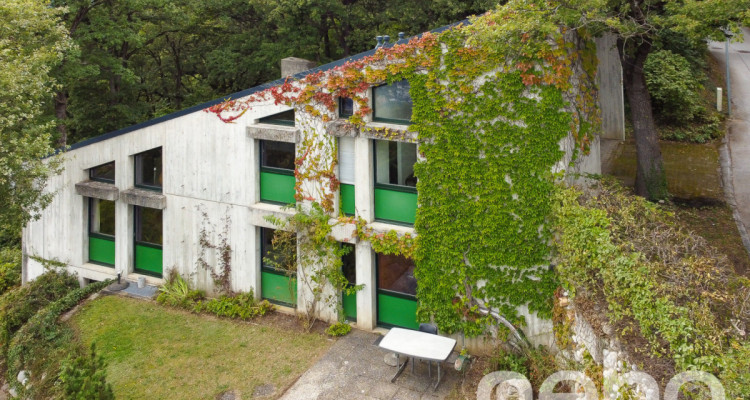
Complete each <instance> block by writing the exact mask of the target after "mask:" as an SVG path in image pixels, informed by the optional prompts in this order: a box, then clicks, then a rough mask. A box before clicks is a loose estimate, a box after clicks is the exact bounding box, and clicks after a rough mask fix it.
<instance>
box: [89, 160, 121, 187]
mask: <svg viewBox="0 0 750 400" xmlns="http://www.w3.org/2000/svg"><path fill="white" fill-rule="evenodd" d="M109 164H112V175H114V178H112V179H108V178H101V177H96V176H94V170H95V169H97V168H101V167H104V166H106V165H109ZM115 167H116V164H115V162H114V161H110V162H106V163H104V164H100V165H96V166H93V167H91V168H89V180H92V181H96V182H104V183H111V184H113V185H114V184H115V179H117V174H116V173H117V170H116V169H115Z"/></svg>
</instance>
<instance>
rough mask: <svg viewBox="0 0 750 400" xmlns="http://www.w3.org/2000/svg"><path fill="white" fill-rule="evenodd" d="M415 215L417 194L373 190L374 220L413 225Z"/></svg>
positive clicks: (379, 189)
mask: <svg viewBox="0 0 750 400" xmlns="http://www.w3.org/2000/svg"><path fill="white" fill-rule="evenodd" d="M416 215H417V194H416V193H409V192H401V191H398V190H389V189H381V188H375V218H376V219H385V220H389V221H398V222H406V223H408V224H413V223H414V218H415V217H416Z"/></svg>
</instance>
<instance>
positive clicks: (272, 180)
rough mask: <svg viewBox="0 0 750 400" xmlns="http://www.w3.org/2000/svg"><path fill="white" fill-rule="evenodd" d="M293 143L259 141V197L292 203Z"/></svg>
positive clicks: (293, 191) (293, 181) (264, 199)
mask: <svg viewBox="0 0 750 400" xmlns="http://www.w3.org/2000/svg"><path fill="white" fill-rule="evenodd" d="M294 157H295V155H294V143H286V142H274V141H270V140H261V141H260V199H261V201H265V202H270V203H279V204H291V203H294V193H295V189H294V186H295V179H294Z"/></svg>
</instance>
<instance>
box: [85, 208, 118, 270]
mask: <svg viewBox="0 0 750 400" xmlns="http://www.w3.org/2000/svg"><path fill="white" fill-rule="evenodd" d="M89 261H90V262H93V263H96V264H103V265H107V266H113V265H115V202H114V201H109V200H101V199H92V198H90V199H89Z"/></svg>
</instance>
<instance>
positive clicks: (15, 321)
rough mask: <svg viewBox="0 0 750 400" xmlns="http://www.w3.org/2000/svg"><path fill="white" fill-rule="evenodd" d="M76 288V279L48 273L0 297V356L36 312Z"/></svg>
mask: <svg viewBox="0 0 750 400" xmlns="http://www.w3.org/2000/svg"><path fill="white" fill-rule="evenodd" d="M76 288H78V279H76V277H75V276H74V275H72V274H70V273H68V272H66V271H57V270H50V271H47V272H46V273H44V274H43V275H41V276H39V277H38V278H37V279H35V280H33V281H31V282H30V283H29V284H28V285H26V286H23V287H17V288H15V289H13V290H11V291H9V292H7V293H5V294H4V295H3V296H2V297H0V346H2V349H3V353H4V350H5V349H7V345H8V342H9V341H10V338H11V337H12V336H13V334H14V333H15V332H16V331H17V330H18V329H19V328H20V327H21V326H22V325H23V324H24V323H26V321H27V320H28V319H29V318H31V317H32V316H34V314H36V313H37V311H39V310H40V309H42V308H43V307H45V306H47V305H48V304H50V303H52V302H53V301H56V300H58V299H60V298H62V297H63V296H65V295H67V294H68V293H69V292H70V291H71V290H74V289H76Z"/></svg>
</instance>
